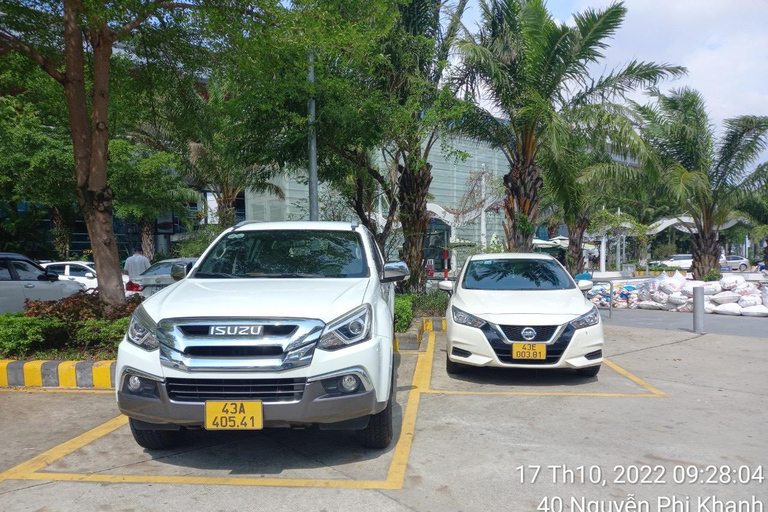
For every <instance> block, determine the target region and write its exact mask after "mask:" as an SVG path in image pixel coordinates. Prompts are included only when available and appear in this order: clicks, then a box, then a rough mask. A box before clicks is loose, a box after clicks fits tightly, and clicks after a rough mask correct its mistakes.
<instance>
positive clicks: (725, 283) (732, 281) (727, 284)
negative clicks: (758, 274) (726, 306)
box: [720, 275, 744, 290]
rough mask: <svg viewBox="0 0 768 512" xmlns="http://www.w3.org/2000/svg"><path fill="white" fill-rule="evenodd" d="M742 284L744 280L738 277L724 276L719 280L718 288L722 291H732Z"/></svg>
mask: <svg viewBox="0 0 768 512" xmlns="http://www.w3.org/2000/svg"><path fill="white" fill-rule="evenodd" d="M742 284H744V278H743V277H741V276H739V275H726V276H723V278H722V279H720V287H721V288H722V289H723V290H733V289H734V288H736V287H737V286H739V285H742Z"/></svg>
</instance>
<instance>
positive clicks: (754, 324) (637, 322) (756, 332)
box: [600, 309, 768, 339]
mask: <svg viewBox="0 0 768 512" xmlns="http://www.w3.org/2000/svg"><path fill="white" fill-rule="evenodd" d="M600 313H601V314H602V315H603V321H604V322H605V325H611V326H620V327H633V328H643V329H662V330H668V331H669V330H671V331H685V332H693V314H692V313H678V312H675V311H656V310H648V309H614V310H613V315H612V316H611V317H610V318H609V317H608V310H607V309H601V310H600ZM704 332H706V333H710V334H722V335H725V336H746V337H750V338H766V339H768V318H755V317H746V316H728V315H715V314H708V315H704Z"/></svg>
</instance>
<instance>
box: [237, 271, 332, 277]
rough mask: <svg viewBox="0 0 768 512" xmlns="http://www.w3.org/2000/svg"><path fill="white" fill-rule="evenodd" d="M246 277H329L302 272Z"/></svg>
mask: <svg viewBox="0 0 768 512" xmlns="http://www.w3.org/2000/svg"><path fill="white" fill-rule="evenodd" d="M246 277H266V278H268V279H300V278H303V277H328V276H324V275H322V274H305V273H301V272H291V273H283V274H264V273H253V274H251V273H249V274H246Z"/></svg>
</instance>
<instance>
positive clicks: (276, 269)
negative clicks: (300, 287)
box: [193, 230, 368, 278]
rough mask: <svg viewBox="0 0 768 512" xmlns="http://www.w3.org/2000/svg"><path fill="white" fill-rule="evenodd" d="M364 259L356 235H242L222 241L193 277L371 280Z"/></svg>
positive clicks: (268, 232)
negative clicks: (347, 278) (346, 278)
mask: <svg viewBox="0 0 768 512" xmlns="http://www.w3.org/2000/svg"><path fill="white" fill-rule="evenodd" d="M363 254H364V253H363V245H362V241H361V239H360V236H359V235H358V234H356V233H353V232H351V231H320V230H281V231H277V230H263V231H241V232H234V233H230V234H228V235H226V236H225V237H224V238H222V239H221V240H219V242H218V243H217V244H216V246H214V247H213V249H212V250H211V251H210V252H209V253H208V255H207V256H206V257H205V260H203V262H202V264H201V265H200V267H198V270H197V271H196V272H195V275H194V276H193V277H195V278H228V277H235V278H243V277H252V278H258V277H264V278H281V277H284V278H292V277H296V278H303V277H334V278H338V277H367V276H368V265H366V262H365V258H364V256H363Z"/></svg>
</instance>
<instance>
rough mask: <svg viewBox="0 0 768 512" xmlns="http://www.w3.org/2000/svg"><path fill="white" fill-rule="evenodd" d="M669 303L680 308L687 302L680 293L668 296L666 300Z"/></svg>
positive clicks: (686, 298)
mask: <svg viewBox="0 0 768 512" xmlns="http://www.w3.org/2000/svg"><path fill="white" fill-rule="evenodd" d="M667 300H668V301H669V302H670V303H672V304H674V305H676V306H682V305H683V304H685V303H686V302H688V297H686V296H685V295H683V293H682V292H675V293H673V294H672V295H670V296H669V298H668V299H667Z"/></svg>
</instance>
